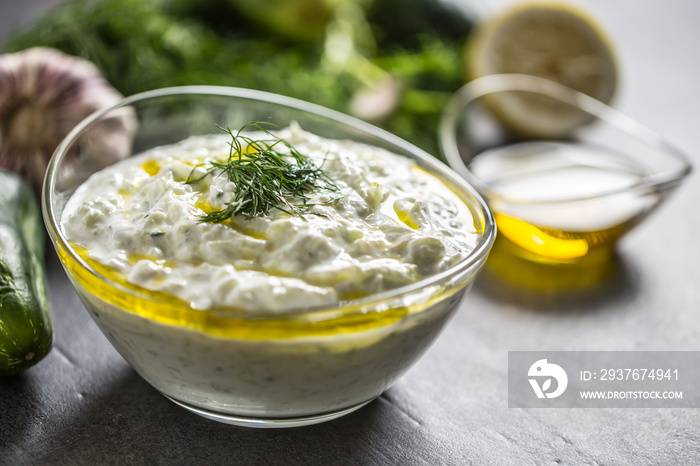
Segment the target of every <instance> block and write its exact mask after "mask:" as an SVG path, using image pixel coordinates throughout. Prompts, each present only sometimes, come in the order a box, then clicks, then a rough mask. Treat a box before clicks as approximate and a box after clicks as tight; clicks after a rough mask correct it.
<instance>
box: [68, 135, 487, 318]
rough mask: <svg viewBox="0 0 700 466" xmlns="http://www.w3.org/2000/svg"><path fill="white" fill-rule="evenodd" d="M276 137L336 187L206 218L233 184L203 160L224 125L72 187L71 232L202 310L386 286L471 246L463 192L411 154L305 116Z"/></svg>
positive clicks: (212, 155) (116, 264)
mask: <svg viewBox="0 0 700 466" xmlns="http://www.w3.org/2000/svg"><path fill="white" fill-rule="evenodd" d="M278 136H279V137H280V138H281V139H283V140H284V141H286V142H287V143H289V144H290V145H291V146H293V147H294V148H295V149H296V150H298V151H299V152H300V153H301V154H304V155H305V156H307V157H309V158H310V159H311V161H313V163H314V164H315V165H316V166H317V167H321V168H322V170H323V171H324V172H325V173H326V175H327V176H328V177H329V178H330V179H331V180H333V182H334V183H335V186H336V187H337V190H336V191H337V192H328V191H321V192H318V193H314V194H312V195H311V198H310V199H308V200H307V203H308V204H310V205H311V207H310V208H308V209H306V211H305V212H304V213H303V215H290V213H289V212H288V211H285V210H280V209H270V211H269V213H268V215H266V216H262V217H255V218H246V217H245V216H243V215H237V216H235V217H232V218H230V219H228V220H227V221H225V222H221V223H210V222H205V221H202V216H203V215H205V214H206V213H208V212H211V211H213V210H220V209H224V208H225V207H226V205H227V204H228V203H230V202H231V201H232V199H233V196H234V193H235V192H236V189H237V186H236V184H235V183H234V182H232V181H229V179H228V177H227V176H223V175H222V174H221V173H220V172H217V171H214V172H212V173H209V174H208V175H207V168H206V163H207V162H208V161H211V160H215V161H221V160H224V159H226V157H227V156H228V154H229V143H230V142H231V137H230V136H229V135H228V134H224V133H222V134H214V135H208V136H194V137H190V138H188V139H186V140H184V141H181V142H179V143H176V144H173V145H168V146H162V147H158V148H155V149H151V150H149V151H147V152H146V153H143V154H140V155H138V156H136V157H131V158H129V159H127V160H125V161H122V162H120V163H118V164H116V165H113V166H111V167H108V168H107V169H105V170H102V171H101V172H98V173H96V174H95V175H93V176H92V177H91V178H90V179H89V180H88V181H87V182H85V183H84V184H83V185H81V186H80V187H79V188H78V190H77V191H76V192H75V194H74V195H73V196H72V197H71V198H70V201H69V202H68V204H67V206H66V208H65V210H64V212H63V216H62V222H61V226H62V228H63V230H64V233H65V235H66V237H67V238H68V239H69V240H70V241H71V242H73V243H74V244H76V245H79V246H80V247H82V248H84V249H85V250H86V251H87V254H88V256H89V258H90V259H91V260H93V261H96V262H98V263H100V264H103V265H105V266H107V267H109V268H111V269H113V270H115V271H117V272H119V273H121V274H123V275H124V277H125V278H126V280H127V281H128V282H130V283H132V284H134V285H137V286H139V287H143V288H145V289H148V290H152V291H157V292H165V293H168V294H171V295H173V296H176V297H177V298H179V299H181V300H183V301H184V302H186V303H189V305H191V306H192V307H193V308H195V309H202V310H206V309H212V308H238V309H242V310H245V311H250V312H256V311H272V312H285V311H288V310H293V309H299V308H308V307H317V306H324V305H329V304H333V303H336V302H338V301H341V300H348V299H352V298H358V297H364V296H368V295H371V294H376V293H380V292H382V291H386V290H390V289H393V288H397V287H400V286H403V285H407V284H410V283H413V282H417V281H419V280H421V279H423V278H425V277H427V276H430V275H433V274H436V273H439V272H441V271H443V270H446V269H448V268H449V267H451V266H452V265H454V264H455V263H457V262H459V261H460V260H462V259H463V258H464V257H465V256H466V255H467V254H468V253H469V252H470V251H471V250H472V249H473V248H474V247H475V243H476V240H477V235H476V234H475V233H476V231H475V226H474V221H473V219H472V216H471V213H470V211H469V210H468V208H467V207H466V205H465V204H464V202H463V201H461V200H460V199H459V197H458V196H457V195H456V194H455V193H453V192H452V191H451V190H450V189H449V188H448V187H447V186H445V184H443V183H442V182H441V181H440V180H438V179H437V178H435V177H434V176H432V175H430V174H428V173H427V172H426V171H424V170H422V169H421V168H420V167H419V166H417V165H416V164H415V163H414V162H412V161H411V160H409V159H408V158H405V157H400V156H398V155H394V154H391V153H389V152H387V151H384V150H381V149H379V148H376V147H371V146H367V145H362V144H359V143H355V142H349V141H335V140H329V139H324V138H321V137H318V136H315V135H312V134H310V133H308V132H305V131H303V130H301V129H300V128H299V127H289V128H287V129H285V130H282V131H280V132H279V133H278ZM188 180H189V182H187V181H188ZM191 180H197V181H196V182H192V181H191ZM329 200H332V201H333V202H328V201H329Z"/></svg>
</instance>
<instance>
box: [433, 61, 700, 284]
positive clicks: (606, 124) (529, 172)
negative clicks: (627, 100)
mask: <svg viewBox="0 0 700 466" xmlns="http://www.w3.org/2000/svg"><path fill="white" fill-rule="evenodd" d="M439 142H440V147H441V151H442V154H443V156H444V157H445V159H446V160H447V163H448V164H449V165H450V166H451V167H452V168H453V169H454V170H455V171H456V172H457V173H459V174H460V175H462V176H463V177H464V178H465V179H466V180H467V181H468V182H469V183H470V184H471V185H472V186H474V187H475V188H476V189H477V191H479V192H480V193H481V194H482V195H483V196H484V197H485V198H486V201H487V203H488V204H489V206H490V208H491V210H492V212H493V213H494V216H495V218H496V224H497V225H498V232H499V235H498V239H497V240H496V244H495V246H494V249H493V251H492V253H491V259H490V260H489V264H488V265H489V268H491V269H494V270H495V271H496V272H498V274H499V275H501V276H502V277H503V278H506V279H507V280H509V281H511V282H514V283H516V284H518V285H524V286H526V287H527V288H540V289H561V288H570V287H577V286H582V285H583V286H585V285H589V284H593V283H596V282H598V281H600V280H602V279H604V278H605V277H606V276H607V275H608V274H609V271H610V267H608V266H609V265H610V263H611V261H610V259H611V257H613V255H612V253H613V251H614V246H615V244H616V242H617V241H618V239H619V238H621V237H622V236H623V235H624V234H626V233H627V232H629V231H630V230H631V229H632V228H633V227H634V226H635V225H637V224H639V222H641V221H642V220H643V219H645V218H646V217H647V216H648V215H649V214H650V213H651V212H652V211H653V210H654V209H655V208H656V207H658V206H659V205H660V204H661V203H662V201H663V200H665V199H666V198H668V196H669V194H670V193H672V192H673V191H674V188H676V187H677V186H678V185H679V184H680V182H681V181H682V180H683V179H684V178H685V177H686V176H687V175H688V173H690V169H691V166H690V163H689V161H688V159H687V158H686V156H685V155H684V154H683V153H682V152H681V151H679V150H678V149H676V148H675V147H673V146H672V145H671V144H669V143H667V142H666V141H664V140H663V139H661V138H660V137H659V136H657V135H656V134H654V133H653V132H651V131H650V130H648V129H647V128H645V127H644V126H642V125H640V124H639V123H637V122H635V121H633V120H632V119H630V118H629V117H627V116H625V115H624V114H622V113H620V112H619V111H616V110H614V109H613V108H611V107H609V106H607V105H605V104H603V103H602V102H599V101H597V100H595V99H593V98H591V97H589V96H587V95H585V94H582V93H580V92H577V91H575V90H572V89H570V88H567V87H565V86H563V85H561V84H558V83H556V82H553V81H549V80H547V79H544V78H540V77H535V76H527V75H517V74H504V75H491V76H486V77H482V78H479V79H476V80H474V81H471V82H469V83H468V84H466V85H464V86H463V87H462V88H461V89H460V90H459V91H458V92H457V93H456V94H455V95H454V96H453V98H452V99H451V101H450V102H449V103H448V105H447V106H446V108H445V110H444V113H443V116H442V119H441V122H440V129H439Z"/></svg>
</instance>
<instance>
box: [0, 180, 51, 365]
mask: <svg viewBox="0 0 700 466" xmlns="http://www.w3.org/2000/svg"><path fill="white" fill-rule="evenodd" d="M44 242H45V239H44V227H43V223H42V221H41V216H40V215H39V208H38V206H37V203H36V201H35V200H34V195H33V194H32V191H31V189H30V188H29V187H28V186H27V185H26V184H25V183H24V181H22V180H21V179H20V178H19V177H18V176H16V175H14V174H13V173H9V172H3V171H0V375H12V374H17V373H19V372H22V371H23V370H25V369H27V368H28V367H30V366H33V365H34V364H36V363H37V362H39V361H40V360H41V359H42V358H43V357H44V356H46V355H47V354H48V353H49V351H50V350H51V346H52V344H53V324H52V321H51V311H50V308H49V299H48V295H47V286H46V276H45V274H44V269H43V259H44Z"/></svg>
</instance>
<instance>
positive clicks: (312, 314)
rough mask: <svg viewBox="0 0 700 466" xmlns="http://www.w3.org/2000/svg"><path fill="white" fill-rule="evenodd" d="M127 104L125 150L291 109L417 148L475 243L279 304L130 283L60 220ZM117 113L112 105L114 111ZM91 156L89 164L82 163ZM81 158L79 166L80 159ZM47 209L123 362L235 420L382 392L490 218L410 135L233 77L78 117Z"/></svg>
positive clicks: (483, 251)
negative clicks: (191, 302)
mask: <svg viewBox="0 0 700 466" xmlns="http://www.w3.org/2000/svg"><path fill="white" fill-rule="evenodd" d="M124 112H127V113H131V114H133V115H134V116H135V117H136V119H137V120H138V127H137V129H136V130H135V134H134V139H133V145H132V146H133V147H132V148H131V151H130V154H137V153H140V152H143V151H145V150H148V149H150V148H153V147H156V146H161V145H164V144H170V143H173V142H176V141H180V140H182V139H184V138H187V137H188V136H191V135H196V134H209V133H211V132H212V125H213V123H212V122H220V121H225V122H226V124H227V125H229V126H231V127H240V126H242V125H244V124H245V123H248V122H250V121H258V120H266V121H269V122H271V123H274V124H275V125H276V126H278V127H285V126H287V125H289V124H290V123H291V122H297V123H299V124H300V125H301V127H302V128H304V129H305V130H308V131H310V132H312V133H315V134H318V135H320V136H323V137H326V138H334V139H349V140H353V141H357V142H362V143H366V144H370V145H373V146H377V147H381V148H384V149H387V150H389V151H391V152H393V153H396V154H399V155H401V156H405V157H408V158H410V159H411V160H413V161H415V162H416V163H417V164H418V165H419V166H421V167H422V168H423V169H425V170H426V171H427V172H429V173H432V174H434V175H435V176H437V177H439V178H440V179H441V180H443V181H444V182H445V184H447V185H448V186H449V187H450V188H451V189H452V191H453V192H454V193H456V194H457V195H458V196H459V197H460V198H461V199H462V200H463V201H464V202H465V204H466V206H467V207H468V208H469V210H470V211H471V213H472V215H473V218H474V223H475V228H476V230H477V231H478V241H477V246H476V248H475V249H474V250H473V251H472V252H471V253H469V254H468V255H467V257H466V258H464V259H463V260H461V261H460V262H459V263H458V264H456V265H454V266H452V267H451V268H449V269H447V270H445V271H444V272H442V273H439V274H438V275H434V276H431V277H429V278H426V279H424V280H422V281H420V282H417V283H414V284H412V285H408V286H404V287H401V288H397V289H394V290H390V291H386V292H383V293H381V294H377V295H372V296H368V297H364V298H362V299H356V300H351V301H344V302H341V303H338V304H336V305H333V306H331V307H325V308H302V309H295V310H292V311H290V312H288V313H285V314H283V315H280V314H271V313H266V312H265V311H264V310H263V311H261V312H259V313H255V315H250V314H245V313H242V312H241V311H240V310H235V309H213V310H209V311H201V310H195V309H192V308H191V307H190V306H188V305H187V304H185V303H184V302H182V301H179V300H177V299H169V298H168V297H167V296H165V297H164V296H162V293H161V294H157V293H148V292H144V291H143V290H135V289H133V288H132V287H129V286H125V285H124V284H123V283H120V282H119V280H116V279H115V277H114V276H112V275H111V274H110V272H109V269H107V268H105V267H102V268H99V267H94V266H91V265H90V262H89V261H86V260H85V259H84V257H83V256H81V254H80V253H79V251H76V249H75V248H74V247H73V246H72V245H71V244H70V243H69V241H67V239H66V237H65V235H64V233H63V232H62V231H61V228H60V226H59V225H60V224H59V222H60V219H61V215H62V212H63V210H64V208H65V206H66V202H67V201H68V199H69V198H70V197H71V195H72V194H73V193H74V191H75V190H76V188H77V187H78V186H79V185H80V184H81V183H82V182H83V181H84V180H85V179H86V177H87V176H88V175H90V174H91V173H94V172H96V171H98V170H99V169H100V168H103V167H101V166H99V165H100V164H99V163H96V161H97V162H99V161H104V165H109V164H112V163H113V161H114V159H113V158H104V157H101V154H100V152H101V151H103V150H105V149H104V147H101V146H100V145H99V144H85V143H84V141H85V140H88V139H90V138H89V136H90V134H91V133H92V132H94V131H99V130H104V127H105V125H106V124H107V125H108V126H109V125H112V126H114V121H115V117H116V116H118V115H123V114H124ZM117 121H118V118H117ZM86 160H90V161H92V162H93V163H92V164H89V165H87V164H86V163H85V161H86ZM87 166H89V169H88V170H85V168H84V167H87ZM43 201H44V203H43V207H44V217H45V221H46V224H47V228H48V231H49V234H50V236H51V239H52V241H53V243H54V245H55V247H56V250H57V252H58V254H59V256H60V258H61V261H62V263H63V266H64V268H65V270H66V272H67V274H68V276H69V277H70V280H71V282H72V283H73V285H74V287H75V289H76V290H77V292H78V294H79V296H80V298H81V300H82V302H83V303H84V304H85V306H86V308H87V309H88V311H89V313H90V315H91V316H92V318H93V319H94V321H95V322H96V324H97V325H98V327H99V328H100V329H101V330H102V332H103V333H104V334H105V336H106V337H107V339H108V340H109V341H110V343H112V345H113V346H114V347H115V348H116V349H117V350H118V351H119V353H120V354H121V355H122V356H123V357H124V358H125V359H126V360H127V362H128V363H129V364H130V365H131V366H132V367H133V368H134V369H135V370H136V371H137V372H138V373H139V374H140V375H141V376H142V377H143V378H144V379H145V380H146V381H148V382H149V383H150V384H151V385H153V386H154V387H155V388H157V389H158V390H159V391H160V392H161V393H163V394H164V395H165V396H167V397H169V398H170V399H172V400H173V401H175V402H176V403H178V404H180V405H182V406H184V407H185V408H187V409H189V410H191V411H193V412H196V413H198V414H200V415H203V416H205V417H208V418H211V419H216V420H219V421H222V422H228V423H233V424H238V425H246V426H258V427H284V426H297V425H304V424H311V423H316V422H321V421H325V420H329V419H333V418H335V417H338V416H340V415H343V414H345V413H348V412H350V411H352V410H354V409H357V408H359V407H360V406H362V405H364V404H365V403H367V402H369V401H370V400H372V399H374V398H375V397H377V396H378V395H379V394H381V393H382V391H384V390H385V389H387V388H388V387H389V386H390V385H391V384H392V383H393V382H394V381H395V380H397V379H398V378H399V377H400V376H401V375H402V374H403V373H404V372H405V371H406V370H408V368H409V367H411V366H412V365H413V363H415V362H416V360H417V359H418V358H419V357H420V356H421V355H422V354H423V352H424V351H425V350H426V349H427V348H428V346H429V345H430V344H431V342H432V341H433V340H434V339H435V338H436V337H437V335H438V334H439V332H440V331H441V329H442V328H443V326H444V325H445V323H446V322H447V321H448V320H449V318H450V317H451V315H452V314H453V313H454V312H455V310H456V309H457V308H458V306H459V303H460V302H461V301H462V298H463V297H464V296H466V294H467V293H468V292H469V290H470V289H471V287H472V284H473V282H474V280H475V278H476V276H477V274H478V272H479V270H480V269H481V267H482V266H483V264H484V262H485V260H486V257H487V255H488V252H489V250H490V248H491V245H492V244H493V240H494V237H495V224H494V221H493V217H492V215H491V213H490V211H489V210H488V208H487V207H486V204H485V203H484V201H483V200H482V199H481V198H480V197H479V195H478V194H477V193H476V191H475V190H473V189H472V188H471V187H470V186H468V185H467V184H466V183H465V182H464V181H463V180H462V179H461V178H460V177H459V176H457V175H456V174H454V173H453V172H451V171H450V170H449V169H448V168H447V167H445V166H444V165H442V164H440V163H439V162H437V161H436V160H435V159H433V158H432V157H430V156H428V155H427V154H425V153H424V152H422V151H420V150H419V149H417V148H416V147H414V146H412V145H410V144H408V143H406V142H404V141H402V140H400V139H399V138H396V137H394V136H392V135H390V134H388V133H386V132H384V131H382V130H379V129H377V128H375V127H373V126H371V125H368V124H366V123H363V122H360V121H358V120H355V119H353V118H350V117H347V116H344V115H341V114H339V113H336V112H332V111H330V110H326V109H323V108H320V107H317V106H314V105H312V104H307V103H304V102H300V101H297V100H294V99H289V98H285V97H282V96H277V95H273V94H268V93H263V92H257V91H250V90H244V89H234V88H218V87H201V86H198V87H184V88H172V89H164V90H157V91H152V92H147V93H144V94H139V95H137V96H134V97H130V98H127V99H125V100H124V101H123V102H121V103H120V104H119V105H117V106H115V107H113V108H111V109H107V110H105V111H103V112H99V113H97V114H95V115H93V116H91V117H89V118H88V119H86V120H85V121H84V122H82V123H81V124H80V125H78V127H77V128H76V129H75V130H74V131H73V132H72V133H71V134H70V135H69V136H68V137H67V138H66V139H65V140H64V141H63V142H62V143H61V145H60V146H59V148H58V149H57V151H56V153H55V155H54V157H53V159H52V161H51V164H50V166H49V170H48V172H47V177H46V181H45V187H44V196H43Z"/></svg>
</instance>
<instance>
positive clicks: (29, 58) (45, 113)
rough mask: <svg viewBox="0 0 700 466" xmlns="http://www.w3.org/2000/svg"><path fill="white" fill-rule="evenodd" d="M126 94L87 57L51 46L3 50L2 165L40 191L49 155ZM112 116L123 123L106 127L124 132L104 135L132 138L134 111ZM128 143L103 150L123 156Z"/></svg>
mask: <svg viewBox="0 0 700 466" xmlns="http://www.w3.org/2000/svg"><path fill="white" fill-rule="evenodd" d="M121 98H122V95H121V94H120V93H119V92H117V91H116V90H115V89H114V88H113V87H112V86H111V85H110V84H109V83H108V82H107V81H106V80H105V79H104V77H103V76H102V74H101V73H100V71H99V70H98V69H97V67H96V66H95V65H93V64H92V63H90V62H89V61H87V60H83V59H81V58H78V57H73V56H70V55H66V54H64V53H63V52H60V51H58V50H56V49H51V48H47V47H34V48H30V49H27V50H23V51H21V52H17V53H10V54H3V55H0V168H1V169H5V170H10V171H13V172H16V173H18V174H19V175H20V176H22V177H23V178H24V179H26V180H27V181H28V182H29V183H30V184H31V185H32V186H33V187H34V188H35V190H37V191H39V190H40V189H41V184H42V182H43V178H44V172H45V171H46V166H47V165H48V161H49V159H50V158H51V155H52V154H53V152H54V150H55V149H56V146H58V144H59V143H60V142H61V140H62V139H63V138H64V137H65V136H66V135H67V134H68V132H70V130H72V129H73V128H74V127H75V125H77V124H78V123H79V122H80V121H81V120H83V119H84V118H85V117H87V116H88V115H90V114H91V113H93V112H95V111H96V110H99V109H101V108H104V107H107V106H110V105H113V104H115V103H116V102H118V101H119V100H121ZM113 118H116V119H117V120H119V121H118V122H117V123H118V124H114V123H115V122H112V124H109V125H106V126H105V127H107V126H108V127H109V128H112V130H113V131H115V132H118V133H120V134H121V135H122V136H121V137H117V138H116V139H115V138H111V139H110V138H106V139H105V141H109V140H112V141H115V140H118V141H119V143H121V144H123V143H125V142H128V141H130V139H131V136H132V135H133V133H134V129H135V125H136V123H135V118H134V116H133V112H129V111H123V112H120V113H118V114H117V115H116V116H114V117H113ZM129 146H130V144H126V145H125V146H123V147H122V148H120V149H113V150H105V151H101V152H99V153H100V154H105V155H104V156H105V157H114V158H123V157H125V156H126V155H128V148H129ZM95 153H98V152H95Z"/></svg>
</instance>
